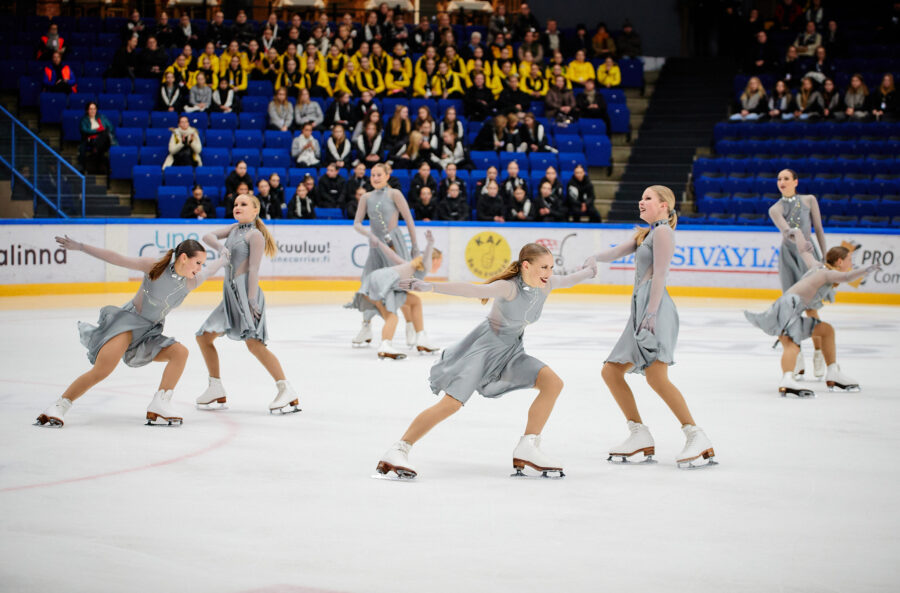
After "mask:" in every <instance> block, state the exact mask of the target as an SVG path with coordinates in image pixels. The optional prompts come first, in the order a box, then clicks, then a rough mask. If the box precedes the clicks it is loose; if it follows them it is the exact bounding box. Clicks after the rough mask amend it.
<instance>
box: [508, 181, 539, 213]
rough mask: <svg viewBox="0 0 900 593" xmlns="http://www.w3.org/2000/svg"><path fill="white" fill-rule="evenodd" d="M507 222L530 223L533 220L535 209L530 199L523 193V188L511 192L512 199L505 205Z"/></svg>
mask: <svg viewBox="0 0 900 593" xmlns="http://www.w3.org/2000/svg"><path fill="white" fill-rule="evenodd" d="M507 211H508V213H509V220H511V221H513V222H531V221H533V220H535V216H536V214H537V208H535V207H534V203H533V202H532V201H531V198H529V197H528V195H527V194H526V193H525V188H524V187H517V188H515V189H514V190H513V193H512V199H510V200H509V202H508V204H507Z"/></svg>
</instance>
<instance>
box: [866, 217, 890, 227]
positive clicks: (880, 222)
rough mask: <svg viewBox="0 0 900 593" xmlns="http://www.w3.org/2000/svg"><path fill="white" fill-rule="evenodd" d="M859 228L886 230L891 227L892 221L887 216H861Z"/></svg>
mask: <svg viewBox="0 0 900 593" xmlns="http://www.w3.org/2000/svg"><path fill="white" fill-rule="evenodd" d="M859 226H861V227H863V228H867V229H886V228H888V227H889V226H891V219H890V218H889V217H887V216H860V217H859Z"/></svg>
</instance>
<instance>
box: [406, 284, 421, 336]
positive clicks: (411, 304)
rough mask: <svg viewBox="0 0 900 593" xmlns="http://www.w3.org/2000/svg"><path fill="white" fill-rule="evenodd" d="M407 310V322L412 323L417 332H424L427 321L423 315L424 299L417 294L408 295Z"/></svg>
mask: <svg viewBox="0 0 900 593" xmlns="http://www.w3.org/2000/svg"><path fill="white" fill-rule="evenodd" d="M404 307H406V310H407V311H408V312H409V315H407V314H406V313H404V315H406V320H407V321H412V324H413V327H414V328H415V329H416V331H417V332H420V331H423V330H424V329H425V319H424V316H423V313H422V299H420V298H419V295H417V294H412V293H410V294H408V295H406V305H404Z"/></svg>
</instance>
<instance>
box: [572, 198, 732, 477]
mask: <svg viewBox="0 0 900 593" xmlns="http://www.w3.org/2000/svg"><path fill="white" fill-rule="evenodd" d="M638 208H639V210H640V217H641V220H643V221H644V222H647V223H648V224H649V225H650V226H649V228H642V229H639V230H638V231H637V232H636V233H635V235H634V237H632V238H631V239H630V240H628V241H626V242H624V243H620V244H619V245H617V246H615V247H613V248H612V249H608V250H606V251H602V252H600V253H598V254H596V255H594V256H592V257H591V258H588V259H589V260H591V261H602V262H611V261H615V260H617V259H619V258H621V257H625V256H626V255H628V254H631V253H634V265H635V270H634V292H633V293H632V297H631V313H630V315H629V317H628V324H627V325H626V327H625V331H624V332H623V333H622V336H621V337H620V338H619V341H618V342H616V345H615V346H614V347H613V350H612V352H611V353H610V354H609V356H608V357H607V359H606V362H604V364H603V370H602V373H601V374H602V376H603V380H604V381H605V382H606V385H607V387H608V388H609V390H610V392H611V393H612V395H613V397H614V398H615V400H616V403H617V404H618V405H619V408H620V409H621V410H622V413H623V414H624V415H625V419H626V420H627V421H628V429H629V431H630V433H631V434H630V436H629V437H628V438H627V439H626V440H625V441H624V442H623V443H621V444H620V445H617V446H615V447H613V448H611V449H610V450H609V455H610V457H609V461H616V460H617V459H621V461H622V462H625V461H627V459H628V458H629V457H631V456H632V455H635V454H637V453H643V454H644V455H645V457H646V459H645V461H651V462H652V458H651V457H650V456H651V455H653V454H654V453H655V445H654V441H653V437H652V436H651V435H650V431H649V429H648V428H647V427H646V426H644V424H643V423H642V422H641V415H640V413H639V412H638V408H637V403H636V402H635V400H634V394H633V393H632V391H631V388H630V387H629V386H628V383H627V382H626V381H625V374H626V373H628V372H632V373H640V374H642V375H644V376H646V378H647V383H648V384H649V385H650V387H651V388H652V389H653V390H654V391H655V392H656V393H657V394H659V396H660V397H661V398H662V399H663V401H665V402H666V405H668V406H669V409H671V410H672V412H673V413H674V414H675V417H676V418H677V419H678V421H679V422H680V423H681V429H682V431H683V432H684V435H685V438H686V439H687V440H686V443H685V446H684V449H683V450H682V451H681V454H679V455H678V457H676V459H675V461H676V463H677V464H678V466H679V467H696V465H695V464H694V463H693V462H694V461H695V460H699V459H701V458H703V459H709V460H710V461H709V463H714V462H712V459H711V458H712V457H713V456H714V455H715V452H714V451H713V446H712V443H711V442H710V440H709V439H708V438H707V436H706V434H705V433H704V432H703V430H702V429H701V428H699V427H698V426H696V425H695V424H694V418H693V417H692V416H691V412H690V410H689V409H688V406H687V402H685V400H684V396H682V395H681V392H680V391H679V390H678V388H677V387H675V385H673V384H672V382H671V381H669V376H668V367H669V365H671V364H674V363H675V358H674V357H675V342H676V341H677V339H678V311H677V310H676V309H675V303H674V302H673V301H672V298H671V297H670V296H669V293H668V292H667V291H666V275H667V274H668V271H669V265H670V263H671V261H672V255H673V254H674V253H675V227H676V225H677V222H678V216H677V215H676V214H675V194H673V193H672V190H671V189H669V188H668V187H665V186H662V185H652V186H650V187H648V188H647V189H646V190H644V193H643V195H642V196H641V201H640V202H639V205H638Z"/></svg>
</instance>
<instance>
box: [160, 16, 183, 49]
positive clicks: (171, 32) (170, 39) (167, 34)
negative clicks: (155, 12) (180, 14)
mask: <svg viewBox="0 0 900 593" xmlns="http://www.w3.org/2000/svg"><path fill="white" fill-rule="evenodd" d="M153 36H154V37H156V41H157V43H159V46H160V47H162V48H165V49H168V48H170V47H174V46H175V29H174V28H173V27H172V23H171V22H169V14H168V13H167V12H166V11H165V10H164V11H162V12H161V13H159V18H158V19H156V27H154V29H153ZM183 45H184V44H182V46H183Z"/></svg>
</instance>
